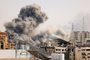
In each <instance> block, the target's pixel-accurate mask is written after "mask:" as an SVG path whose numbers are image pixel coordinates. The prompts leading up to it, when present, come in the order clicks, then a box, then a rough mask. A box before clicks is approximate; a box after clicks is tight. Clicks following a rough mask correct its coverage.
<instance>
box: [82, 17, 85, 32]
mask: <svg viewBox="0 0 90 60" xmlns="http://www.w3.org/2000/svg"><path fill="white" fill-rule="evenodd" d="M82 29H83V31H84V30H85V25H84V16H83V22H82Z"/></svg>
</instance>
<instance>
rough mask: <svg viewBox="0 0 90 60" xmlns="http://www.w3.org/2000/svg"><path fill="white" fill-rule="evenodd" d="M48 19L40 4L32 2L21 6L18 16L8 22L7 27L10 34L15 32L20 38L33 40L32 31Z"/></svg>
mask: <svg viewBox="0 0 90 60" xmlns="http://www.w3.org/2000/svg"><path fill="white" fill-rule="evenodd" d="M46 20H47V16H46V14H45V13H44V12H42V11H41V8H40V6H38V5H36V4H32V5H28V6H25V7H23V8H21V10H20V13H19V15H18V17H17V18H14V19H13V20H12V21H11V22H7V23H6V24H5V28H6V31H7V32H8V33H9V34H13V33H15V34H17V35H18V36H19V38H20V39H21V38H22V39H23V40H32V39H30V38H29V37H30V36H31V35H32V31H33V30H34V29H35V28H36V27H37V26H38V25H39V24H40V23H43V22H44V21H46ZM26 36H27V37H26ZM22 39H21V40H22Z"/></svg>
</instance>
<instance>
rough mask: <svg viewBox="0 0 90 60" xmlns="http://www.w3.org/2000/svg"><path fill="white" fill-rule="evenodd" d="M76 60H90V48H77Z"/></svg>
mask: <svg viewBox="0 0 90 60" xmlns="http://www.w3.org/2000/svg"><path fill="white" fill-rule="evenodd" d="M75 60H90V47H76V48H75Z"/></svg>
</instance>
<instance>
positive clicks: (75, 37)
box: [70, 31, 90, 45]
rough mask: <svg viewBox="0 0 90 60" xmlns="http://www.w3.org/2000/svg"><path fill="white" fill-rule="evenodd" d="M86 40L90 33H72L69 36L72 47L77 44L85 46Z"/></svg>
mask: <svg viewBox="0 0 90 60" xmlns="http://www.w3.org/2000/svg"><path fill="white" fill-rule="evenodd" d="M87 38H90V32H88V31H73V32H72V33H71V34H70V42H71V43H73V45H75V44H77V42H81V43H82V44H85V43H86V39H87Z"/></svg>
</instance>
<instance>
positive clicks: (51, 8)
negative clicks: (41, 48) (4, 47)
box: [0, 0, 90, 31]
mask: <svg viewBox="0 0 90 60" xmlns="http://www.w3.org/2000/svg"><path fill="white" fill-rule="evenodd" d="M33 3H36V4H38V5H40V6H41V8H42V10H43V11H45V12H46V14H47V15H48V17H49V18H48V21H46V22H45V23H44V24H43V25H42V27H46V26H48V25H49V26H58V27H60V28H63V29H65V30H70V29H71V23H72V22H73V21H74V22H75V21H77V20H76V18H77V16H78V15H85V14H90V0H0V28H1V29H0V30H1V31H4V30H5V28H4V26H3V25H4V24H5V22H8V21H11V20H12V19H13V18H16V17H17V16H18V13H19V11H20V8H22V7H24V6H26V5H30V4H33Z"/></svg>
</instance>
